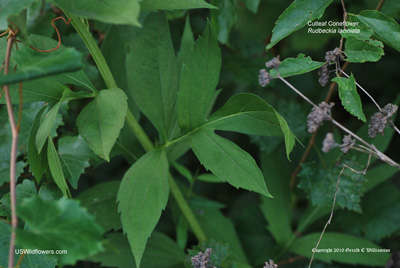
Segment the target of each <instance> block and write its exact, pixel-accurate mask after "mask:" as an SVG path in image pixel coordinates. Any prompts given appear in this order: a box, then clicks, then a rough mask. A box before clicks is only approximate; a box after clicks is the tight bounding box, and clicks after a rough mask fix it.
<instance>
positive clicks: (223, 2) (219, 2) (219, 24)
mask: <svg viewBox="0 0 400 268" xmlns="http://www.w3.org/2000/svg"><path fill="white" fill-rule="evenodd" d="M211 4H213V5H215V6H216V7H218V9H214V10H211V11H210V13H211V24H212V26H213V29H214V30H215V35H216V36H217V39H218V41H219V42H221V43H222V44H228V41H229V33H230V31H231V29H232V27H233V25H234V24H235V22H236V20H237V14H236V8H235V3H234V2H233V0H212V1H211Z"/></svg>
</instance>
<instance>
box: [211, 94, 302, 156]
mask: <svg viewBox="0 0 400 268" xmlns="http://www.w3.org/2000/svg"><path fill="white" fill-rule="evenodd" d="M206 127H207V128H212V129H218V130H225V131H236V132H240V133H244V134H249V135H261V136H284V138H285V144H286V154H287V157H288V158H289V153H290V152H291V151H292V149H293V147H294V144H295V136H294V135H293V133H292V131H291V130H290V128H289V126H288V125H287V123H286V121H285V119H283V117H282V116H280V115H279V113H278V112H276V111H275V109H274V108H272V106H270V105H269V104H268V103H266V102H265V101H264V100H262V99H261V98H260V97H258V96H256V95H253V94H248V93H242V94H237V95H235V96H233V97H232V98H230V99H229V100H228V102H227V103H226V104H225V105H224V106H223V107H222V108H221V109H219V110H218V111H216V112H215V113H214V114H212V115H211V116H210V117H209V118H208V123H207V126H206Z"/></svg>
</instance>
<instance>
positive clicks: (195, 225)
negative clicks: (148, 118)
mask: <svg viewBox="0 0 400 268" xmlns="http://www.w3.org/2000/svg"><path fill="white" fill-rule="evenodd" d="M64 14H65V15H66V16H67V17H68V18H70V19H72V20H71V23H72V26H74V28H75V30H76V31H77V32H78V34H79V36H80V37H81V38H82V40H83V42H84V43H85V45H86V47H87V48H88V49H89V52H90V54H91V55H92V57H93V59H94V61H95V63H96V65H97V68H99V71H100V74H101V76H102V77H103V79H104V82H105V83H106V85H107V87H108V88H118V86H117V83H116V82H115V79H114V77H113V75H112V73H111V70H110V68H109V67H108V64H107V62H106V60H105V58H104V56H103V54H102V53H101V50H100V49H99V47H98V46H97V43H96V41H95V40H94V39H93V37H92V34H91V33H90V31H89V30H88V28H87V27H86V24H85V23H83V22H82V21H81V20H80V19H79V17H77V16H74V15H72V14H69V13H68V12H66V11H64ZM126 123H127V124H128V126H129V128H130V129H131V131H132V133H133V134H134V135H135V136H136V138H137V139H138V140H139V142H140V144H141V145H142V147H143V148H144V149H145V151H146V152H148V151H151V150H153V149H154V148H155V147H154V144H153V143H152V142H151V140H150V138H149V137H148V136H147V134H146V132H145V131H144V130H143V128H142V127H141V126H140V124H139V122H138V121H137V120H136V118H135V117H134V116H133V114H132V112H131V111H130V110H128V113H127V116H126ZM169 184H170V188H171V192H172V195H173V196H174V198H175V200H176V202H177V203H178V206H179V208H180V209H181V211H182V214H183V215H184V217H185V218H186V220H187V221H188V223H189V225H190V227H191V228H192V230H193V232H194V234H195V236H196V237H197V240H198V241H199V242H200V243H201V242H204V241H206V240H207V238H206V236H205V234H204V231H203V229H202V228H201V226H200V224H199V222H198V221H197V219H196V217H195V215H194V213H193V211H192V210H191V208H190V207H189V204H188V203H187V202H186V200H185V198H184V197H183V194H182V192H181V190H180V189H179V187H178V185H177V184H176V182H175V181H174V179H173V178H172V176H171V175H170V176H169Z"/></svg>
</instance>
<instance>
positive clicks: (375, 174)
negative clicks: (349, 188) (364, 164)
mask: <svg viewBox="0 0 400 268" xmlns="http://www.w3.org/2000/svg"><path fill="white" fill-rule="evenodd" d="M399 171H400V170H399V169H398V168H396V167H392V166H389V165H387V164H386V163H383V164H381V165H379V166H377V167H374V168H370V169H368V172H367V174H365V179H366V181H365V183H364V188H365V192H368V191H370V190H372V189H373V188H374V187H375V186H377V185H379V184H381V183H382V182H384V181H386V180H388V179H390V178H392V176H393V175H395V174H396V173H397V172H399Z"/></svg>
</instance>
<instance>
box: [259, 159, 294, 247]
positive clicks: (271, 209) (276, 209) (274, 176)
mask: <svg viewBox="0 0 400 268" xmlns="http://www.w3.org/2000/svg"><path fill="white" fill-rule="evenodd" d="M276 153H277V152H276V151H275V154H265V153H264V154H262V155H261V169H262V171H263V175H264V177H265V178H266V183H267V185H268V189H269V190H270V191H271V193H272V194H273V195H274V197H275V198H273V199H271V198H265V197H263V198H262V203H261V205H260V208H261V211H262V213H263V215H264V217H265V219H266V220H267V221H268V230H269V231H270V233H271V234H272V236H273V237H274V238H275V240H276V242H277V243H278V244H279V245H282V246H283V245H285V243H287V242H288V241H289V239H290V237H291V236H292V235H293V231H292V228H291V218H292V212H291V206H290V204H291V196H290V188H289V178H290V173H289V172H288V170H287V169H283V168H281V167H282V166H284V165H285V163H284V161H283V160H284V158H282V157H281V156H280V155H277V154H276Z"/></svg>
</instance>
